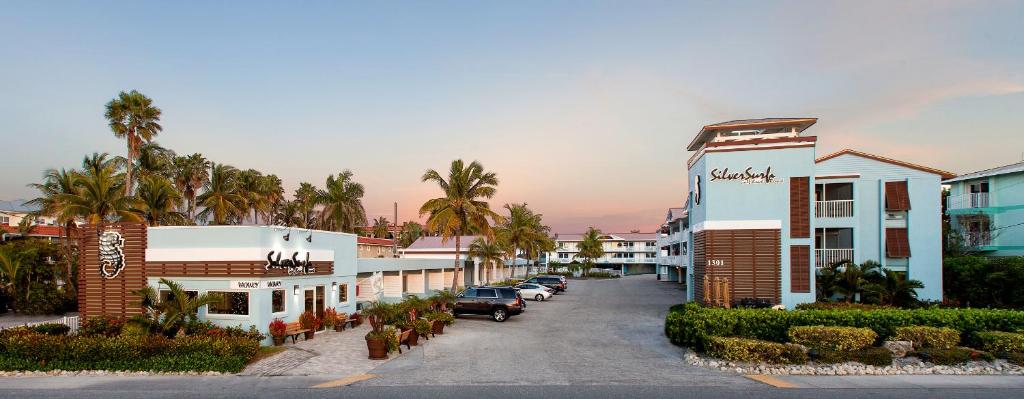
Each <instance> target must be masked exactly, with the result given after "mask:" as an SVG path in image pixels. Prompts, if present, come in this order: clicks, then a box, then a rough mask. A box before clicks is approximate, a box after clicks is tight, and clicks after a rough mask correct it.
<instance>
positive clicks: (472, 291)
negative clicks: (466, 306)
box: [462, 288, 476, 298]
mask: <svg viewBox="0 0 1024 399" xmlns="http://www.w3.org/2000/svg"><path fill="white" fill-rule="evenodd" d="M462 297H463V298H476V288H469V289H466V290H465V291H463V292H462Z"/></svg>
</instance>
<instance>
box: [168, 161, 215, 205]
mask: <svg viewBox="0 0 1024 399" xmlns="http://www.w3.org/2000/svg"><path fill="white" fill-rule="evenodd" d="M171 165H172V168H173V171H172V173H171V174H172V176H173V179H174V185H175V187H177V188H178V191H180V192H181V194H182V196H183V197H185V200H186V201H187V206H186V209H185V214H186V215H187V216H188V218H189V220H193V219H195V216H196V196H197V195H198V194H199V190H200V189H202V188H203V186H204V185H205V184H206V183H207V182H209V181H210V161H208V160H206V158H205V157H203V154H199V153H196V154H192V155H187V156H178V157H174V159H173V160H172V161H171Z"/></svg>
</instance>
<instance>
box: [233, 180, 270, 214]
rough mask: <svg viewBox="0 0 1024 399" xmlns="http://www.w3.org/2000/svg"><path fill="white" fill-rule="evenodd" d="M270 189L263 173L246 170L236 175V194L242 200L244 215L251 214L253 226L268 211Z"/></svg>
mask: <svg viewBox="0 0 1024 399" xmlns="http://www.w3.org/2000/svg"><path fill="white" fill-rule="evenodd" d="M271 191H272V188H271V187H270V186H269V182H268V180H267V179H266V176H263V173H260V171H258V170H255V169H246V170H243V171H240V172H239V173H238V193H239V195H241V196H242V198H243V199H244V201H243V204H244V209H243V211H244V213H246V214H248V213H249V212H250V211H251V212H252V222H253V224H257V223H259V216H260V214H265V213H266V212H268V211H269V210H270V207H271V205H272V203H271V200H272V196H271Z"/></svg>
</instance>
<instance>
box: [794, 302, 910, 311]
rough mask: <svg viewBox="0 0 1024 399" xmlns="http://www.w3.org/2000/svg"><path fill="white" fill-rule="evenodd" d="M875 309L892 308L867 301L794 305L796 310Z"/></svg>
mask: <svg viewBox="0 0 1024 399" xmlns="http://www.w3.org/2000/svg"><path fill="white" fill-rule="evenodd" d="M834 309H839V310H854V309H855V310H876V309H893V307H891V306H886V305H872V304H868V303H857V302H811V303H801V304H799V305H796V310H834Z"/></svg>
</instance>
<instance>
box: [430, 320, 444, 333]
mask: <svg viewBox="0 0 1024 399" xmlns="http://www.w3.org/2000/svg"><path fill="white" fill-rule="evenodd" d="M430 323H431V326H430V328H431V331H430V332H432V333H433V334H434V335H441V334H444V322H442V321H440V320H434V321H432V322H430Z"/></svg>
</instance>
